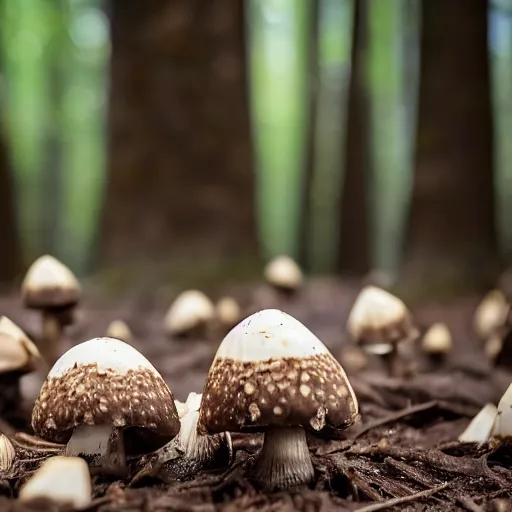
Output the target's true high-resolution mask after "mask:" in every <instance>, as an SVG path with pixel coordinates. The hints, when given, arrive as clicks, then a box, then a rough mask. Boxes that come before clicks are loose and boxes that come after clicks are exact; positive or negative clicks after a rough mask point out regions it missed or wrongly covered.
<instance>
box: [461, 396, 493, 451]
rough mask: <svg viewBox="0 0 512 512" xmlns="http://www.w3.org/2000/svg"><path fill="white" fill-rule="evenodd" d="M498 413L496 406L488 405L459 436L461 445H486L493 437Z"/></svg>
mask: <svg viewBox="0 0 512 512" xmlns="http://www.w3.org/2000/svg"><path fill="white" fill-rule="evenodd" d="M497 413H498V409H497V408H496V406H495V405H494V404H491V403H489V404H486V405H485V406H484V407H483V408H482V410H481V411H480V412H479V413H478V414H477V415H476V416H475V417H474V418H473V419H472V420H471V422H470V423H469V425H468V426H467V427H466V430H464V432H463V433H462V434H461V435H460V436H459V441H460V442H461V443H485V442H486V441H487V440H488V439H489V436H490V435H491V431H492V427H493V424H494V421H495V419H496V414H497Z"/></svg>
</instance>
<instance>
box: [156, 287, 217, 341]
mask: <svg viewBox="0 0 512 512" xmlns="http://www.w3.org/2000/svg"><path fill="white" fill-rule="evenodd" d="M214 316H215V308H214V306H213V303H212V301H211V300H210V299H209V298H208V297H207V296H206V295H205V294H204V293H203V292H200V291H199V290H188V291H185V292H183V293H181V294H180V295H179V296H178V297H177V298H176V300H175V301H174V302H173V303H172V305H171V307H170V308H169V311H168V312H167V314H166V315H165V320H164V322H165V328H166V330H167V332H168V333H169V334H182V333H185V332H187V331H190V330H192V329H194V328H196V327H198V326H200V325H202V324H204V323H206V322H209V321H210V320H211V319H212V318H213V317H214Z"/></svg>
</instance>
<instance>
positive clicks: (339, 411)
mask: <svg viewBox="0 0 512 512" xmlns="http://www.w3.org/2000/svg"><path fill="white" fill-rule="evenodd" d="M357 414H358V403H357V399H356V397H355V395H354V392H353V391H352V387H351V385H350V383H349V381H348V379H347V376H346V374H345V372H344V370H343V368H342V367H341V365H340V364H339V363H338V361H336V359H335V358H334V357H333V355H332V354H331V353H330V352H329V351H328V350H327V348H326V347H325V345H324V344H323V343H322V342H321V341H320V340H319V339H318V338H317V337H316V336H315V335H314V334H313V333H312V332H311V331H310V330H309V329H308V328H307V327H305V326H304V325H303V324H302V323H300V322H299V321H298V320H296V319H295V318H293V317H292V316H290V315H288V314H286V313H283V312H282V311H279V310H276V309H266V310H263V311H260V312H258V313H255V314H253V315H251V316H249V317H247V318H246V319H245V320H243V321H242V322H241V323H239V324H238V325H237V326H236V327H234V328H233V329H232V330H231V331H230V332H229V334H228V335H227V336H226V337H225V338H224V340H223V341H222V343H221V344H220V346H219V349H218V350H217V353H216V355H215V359H214V361H213V364H212V367H211V368H210V371H209V373H208V377H207V379H206V383H205V386H204V388H203V393H202V401H201V408H200V414H199V422H198V432H205V433H210V434H215V433H220V432H224V431H233V432H238V431H243V430H261V429H264V428H265V427H268V426H283V427H293V426H295V427H299V426H300V427H303V428H306V429H308V430H310V431H312V432H316V433H318V432H320V431H322V433H323V434H328V435H330V434H332V433H333V431H334V432H336V433H337V432H338V431H340V430H342V429H344V428H346V427H347V426H349V425H351V424H352V423H353V422H354V420H355V418H356V417H357Z"/></svg>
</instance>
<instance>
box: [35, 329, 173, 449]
mask: <svg viewBox="0 0 512 512" xmlns="http://www.w3.org/2000/svg"><path fill="white" fill-rule="evenodd" d="M84 425H112V426H114V427H118V428H123V427H145V428H147V429H149V430H151V431H153V432H154V433H155V434H158V435H160V436H163V437H169V438H172V437H174V436H175V435H176V434H177V433H178V431H179V428H180V427H179V418H178V413H177V411H176V407H175V405H174V397H173V395H172V392H171V390H170V389H169V388H168V386H167V384H166V383H165V382H164V380H163V379H162V377H161V375H160V374H159V373H158V372H157V370H156V369H155V367H154V366H153V365H152V364H151V363H150V362H149V361H148V360H147V359H146V358H145V357H144V356H143V355H142V354H141V353H140V352H138V351H137V350H136V349H135V348H133V347H132V346H131V345H128V344H127V343H124V342H122V341H120V340H116V339H113V338H94V339H92V340H89V341H86V342H84V343H81V344H80V345H76V346H75V347H73V348H71V349H70V350H68V351H67V352H66V353H65V354H64V355H63V356H62V357H61V358H60V359H59V360H58V361H57V362H56V363H55V365H54V366H53V368H52V369H51V370H50V373H49V374H48V376H47V378H46V381H45V382H44V384H43V386H42V388H41V392H40V394H39V397H38V398H37V400H36V403H35V404H34V409H33V411H32V427H33V429H34V431H35V432H36V433H37V434H38V435H39V436H40V437H42V438H43V439H46V440H47V441H52V442H57V443H63V442H67V441H68V440H69V438H70V437H71V434H72V432H73V430H74V429H75V428H76V427H79V426H84Z"/></svg>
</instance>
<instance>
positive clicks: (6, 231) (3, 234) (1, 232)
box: [0, 127, 21, 285]
mask: <svg viewBox="0 0 512 512" xmlns="http://www.w3.org/2000/svg"><path fill="white" fill-rule="evenodd" d="M1 128H2V127H0V240H1V241H2V242H1V247H2V250H1V251H0V285H8V284H10V283H12V282H14V279H15V278H16V277H17V275H18V273H19V272H20V271H21V265H20V262H21V257H20V256H21V254H20V247H19V240H18V236H17V230H16V215H15V211H14V187H13V183H12V179H11V167H10V161H9V152H8V149H7V144H6V142H5V138H4V133H3V130H2V129H1Z"/></svg>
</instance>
